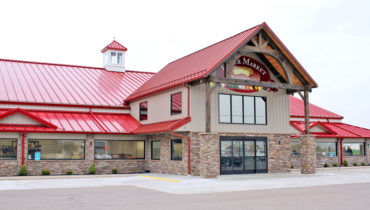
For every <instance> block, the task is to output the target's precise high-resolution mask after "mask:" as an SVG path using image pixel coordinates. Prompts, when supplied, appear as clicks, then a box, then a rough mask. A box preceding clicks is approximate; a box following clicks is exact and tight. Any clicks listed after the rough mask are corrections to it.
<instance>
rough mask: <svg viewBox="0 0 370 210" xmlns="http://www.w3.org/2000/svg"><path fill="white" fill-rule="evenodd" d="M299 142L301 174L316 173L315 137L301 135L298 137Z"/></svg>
mask: <svg viewBox="0 0 370 210" xmlns="http://www.w3.org/2000/svg"><path fill="white" fill-rule="evenodd" d="M300 142H301V153H300V163H301V173H302V174H314V173H316V141H315V136H311V135H303V136H301V137H300Z"/></svg>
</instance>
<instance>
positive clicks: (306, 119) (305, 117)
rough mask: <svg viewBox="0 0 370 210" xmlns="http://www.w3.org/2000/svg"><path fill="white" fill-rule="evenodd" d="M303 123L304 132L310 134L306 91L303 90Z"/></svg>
mask: <svg viewBox="0 0 370 210" xmlns="http://www.w3.org/2000/svg"><path fill="white" fill-rule="evenodd" d="M304 124H305V134H306V135H309V134H310V110H309V101H308V91H307V90H305V91H304Z"/></svg>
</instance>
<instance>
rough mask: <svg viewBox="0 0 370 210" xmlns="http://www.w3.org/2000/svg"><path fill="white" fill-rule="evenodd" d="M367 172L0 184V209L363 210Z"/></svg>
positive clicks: (369, 182)
mask: <svg viewBox="0 0 370 210" xmlns="http://www.w3.org/2000/svg"><path fill="white" fill-rule="evenodd" d="M369 197H370V168H358V169H342V170H323V171H318V173H317V174H314V175H301V174H299V172H292V173H289V174H256V175H228V176H220V177H219V178H216V179H202V178H199V177H188V176H176V175H164V174H132V175H112V176H110V175H107V176H71V177H69V176H68V177H66V176H61V177H58V176H50V177H12V178H8V177H2V178H0V204H1V205H0V209H49V208H52V209H66V208H68V209H173V208H176V209H230V208H233V209H367V208H368V206H369V205H370V199H369Z"/></svg>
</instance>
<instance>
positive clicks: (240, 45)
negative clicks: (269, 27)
mask: <svg viewBox="0 0 370 210" xmlns="http://www.w3.org/2000/svg"><path fill="white" fill-rule="evenodd" d="M262 26H263V24H260V25H257V26H255V27H252V28H250V29H248V30H256V31H255V32H253V33H252V34H251V35H249V36H248V37H246V38H245V39H244V40H243V41H242V42H240V44H239V45H237V46H236V47H235V48H234V49H232V50H231V51H230V52H229V53H228V54H226V55H225V56H224V57H223V58H222V59H221V60H220V61H218V62H217V63H216V64H215V65H213V66H212V67H211V68H209V70H208V72H207V73H206V74H207V76H208V75H209V74H211V72H212V71H213V70H214V69H215V68H216V67H218V66H219V65H220V64H221V63H222V62H223V61H225V60H227V59H228V58H229V57H231V55H232V54H234V53H236V51H237V50H238V49H239V48H241V47H243V45H244V44H245V43H246V42H249V41H250V40H251V39H252V38H253V37H254V36H255V35H256V34H258V33H259V32H260V31H261V29H262ZM255 28H256V29H255ZM246 31H247V30H246ZM246 31H243V32H240V33H239V34H241V33H244V32H246ZM239 34H236V35H234V36H237V35H239ZM234 36H232V37H234ZM230 38H231V37H229V38H227V39H230ZM222 41H224V40H222ZM222 41H220V42H222ZM216 44H217V43H216Z"/></svg>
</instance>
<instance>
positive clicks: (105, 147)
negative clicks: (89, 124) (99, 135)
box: [95, 140, 145, 160]
mask: <svg viewBox="0 0 370 210" xmlns="http://www.w3.org/2000/svg"><path fill="white" fill-rule="evenodd" d="M144 150H145V145H144V141H118V140H95V159H97V160H106V159H144Z"/></svg>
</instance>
